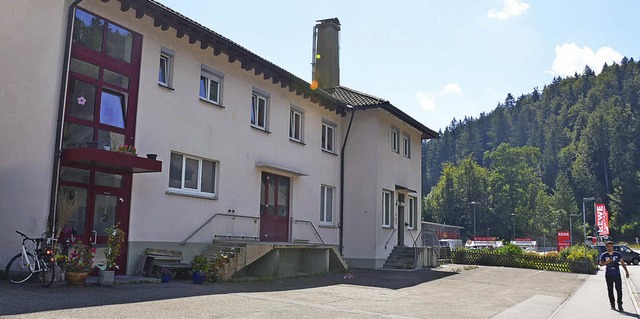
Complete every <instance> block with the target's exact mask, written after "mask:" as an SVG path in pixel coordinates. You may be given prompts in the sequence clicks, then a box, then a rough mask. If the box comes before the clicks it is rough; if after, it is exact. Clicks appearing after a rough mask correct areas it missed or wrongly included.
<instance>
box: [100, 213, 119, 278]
mask: <svg viewBox="0 0 640 319" xmlns="http://www.w3.org/2000/svg"><path fill="white" fill-rule="evenodd" d="M119 226H120V224H119V223H116V224H115V225H113V226H110V227H107V228H105V232H106V233H107V248H106V249H105V251H104V257H105V263H104V265H103V266H102V267H100V271H99V272H98V285H99V286H105V287H109V286H113V283H114V282H115V270H116V269H118V268H119V267H118V265H117V264H116V259H117V258H118V257H119V256H120V253H121V252H122V244H123V243H124V237H125V234H124V231H123V230H122V229H120V227H119Z"/></svg>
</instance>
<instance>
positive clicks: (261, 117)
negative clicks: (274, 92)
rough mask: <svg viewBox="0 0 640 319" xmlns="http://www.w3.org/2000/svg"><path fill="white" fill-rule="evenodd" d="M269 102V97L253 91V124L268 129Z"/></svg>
mask: <svg viewBox="0 0 640 319" xmlns="http://www.w3.org/2000/svg"><path fill="white" fill-rule="evenodd" d="M267 102H268V97H267V96H264V95H262V94H259V93H256V92H253V93H252V94H251V125H253V126H254V127H257V128H259V129H262V130H265V131H266V130H267V107H268V105H267Z"/></svg>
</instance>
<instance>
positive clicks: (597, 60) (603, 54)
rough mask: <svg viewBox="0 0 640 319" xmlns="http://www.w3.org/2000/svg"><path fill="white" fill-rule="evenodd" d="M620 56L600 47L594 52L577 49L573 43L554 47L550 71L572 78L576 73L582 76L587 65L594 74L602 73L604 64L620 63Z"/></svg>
mask: <svg viewBox="0 0 640 319" xmlns="http://www.w3.org/2000/svg"><path fill="white" fill-rule="evenodd" d="M620 60H622V54H620V53H618V52H617V51H615V50H614V49H612V48H610V47H601V48H599V49H598V50H596V51H595V52H593V50H592V49H591V48H590V47H588V46H583V47H582V48H580V47H578V46H577V45H576V44H575V43H563V44H562V45H556V57H555V59H554V60H553V65H552V66H551V71H552V73H554V74H557V75H560V76H572V75H574V74H575V73H576V72H577V73H578V74H582V72H583V71H584V67H585V65H588V66H589V67H590V68H591V69H592V70H593V71H594V72H595V73H596V74H598V73H600V71H602V66H603V65H604V63H605V62H606V63H608V64H611V63H612V62H620Z"/></svg>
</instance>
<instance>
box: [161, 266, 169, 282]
mask: <svg viewBox="0 0 640 319" xmlns="http://www.w3.org/2000/svg"><path fill="white" fill-rule="evenodd" d="M160 280H161V281H162V282H163V283H168V282H169V280H171V270H169V269H167V268H162V269H160Z"/></svg>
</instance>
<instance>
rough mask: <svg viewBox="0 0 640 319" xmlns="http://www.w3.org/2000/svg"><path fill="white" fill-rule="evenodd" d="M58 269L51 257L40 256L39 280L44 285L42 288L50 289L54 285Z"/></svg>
mask: <svg viewBox="0 0 640 319" xmlns="http://www.w3.org/2000/svg"><path fill="white" fill-rule="evenodd" d="M55 274H56V268H55V264H54V263H53V262H52V261H51V256H48V255H47V254H40V271H39V272H38V279H39V280H40V283H41V284H42V287H45V288H47V287H49V286H51V284H52V283H53V279H54V278H55Z"/></svg>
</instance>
